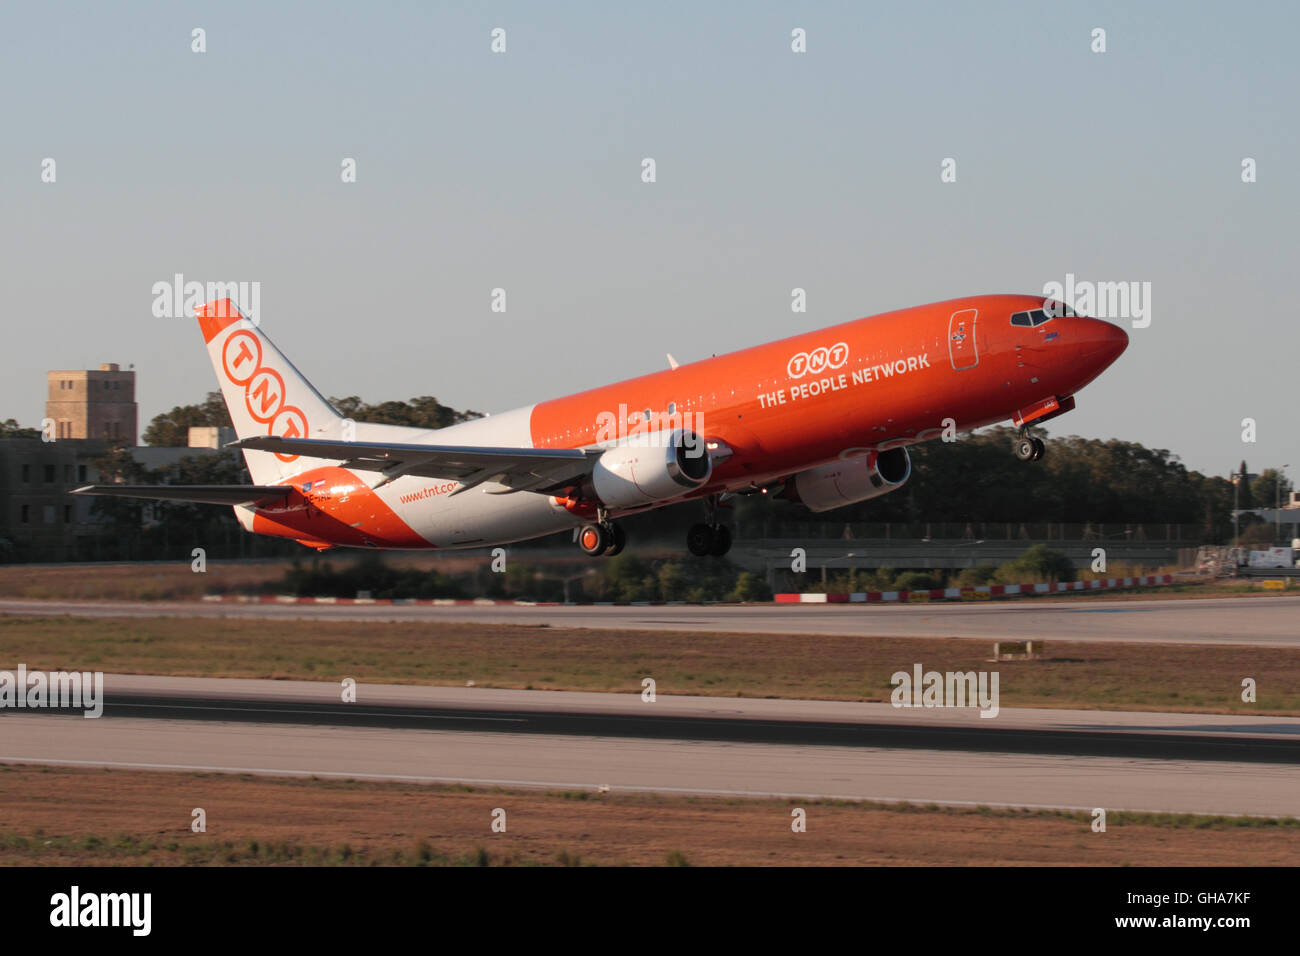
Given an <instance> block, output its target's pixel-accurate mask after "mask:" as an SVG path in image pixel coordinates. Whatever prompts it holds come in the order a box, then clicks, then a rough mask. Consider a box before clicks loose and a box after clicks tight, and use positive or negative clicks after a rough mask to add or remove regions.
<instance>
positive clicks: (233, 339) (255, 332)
mask: <svg viewBox="0 0 1300 956" xmlns="http://www.w3.org/2000/svg"><path fill="white" fill-rule="evenodd" d="M196 315H197V318H198V320H199V328H200V329H201V330H202V331H203V338H204V340H205V341H206V342H207V346H208V353H209V355H210V356H211V358H212V364H213V367H214V368H215V370H216V372H217V379H218V381H219V382H220V383H221V393H222V397H224V398H225V400H226V408H227V409H228V410H229V411H230V418H231V421H232V422H233V423H234V426H235V433H236V434H237V435H238V436H239V437H240V438H251V437H253V436H255V435H277V436H279V437H281V438H308V437H311V428H310V423H311V422H316V423H317V425H318V429H317V434H318V435H320V434H325V435H330V434H331V433H333V432H334V431H336V430H337V427H338V425H339V423H340V422H341V419H340V418H339V415H338V413H337V412H336V411H335V410H334V409H333V408H332V407H331V406H330V404H329V403H328V402H326V401H325V399H323V398H321V396H320V395H319V394H318V393H317V392H316V390H315V389H314V388H312V387H311V383H309V382H308V381H307V380H306V379H305V378H303V377H302V374H301V373H299V371H298V370H297V369H296V368H294V367H293V365H292V364H291V363H290V362H289V361H288V359H286V358H285V357H284V356H283V355H282V354H281V353H280V351H279V350H278V349H277V348H276V347H275V346H274V345H273V344H272V343H271V340H270V339H268V338H267V337H266V335H265V334H264V333H263V332H262V330H261V329H260V328H259V327H257V326H255V325H254V324H253V323H252V322H250V321H249V320H248V319H247V318H245V317H244V315H243V314H242V313H241V312H240V311H239V309H238V307H237V306H236V305H235V304H234V303H233V302H231V301H230V300H229V299H219V300H216V301H213V302H209V303H207V304H205V305H203V306H201V307H200V308H199V309H198V310H197V312H196ZM244 454H245V458H246V460H247V461H248V466H249V470H250V472H252V473H253V479H254V481H257V482H259V483H262V482H264V481H270V480H274V479H278V478H282V477H284V476H285V475H286V474H288V473H289V472H288V471H286V469H285V468H283V467H281V466H275V465H270V467H267V465H269V462H268V459H269V458H271V457H273V458H274V459H276V460H278V461H279V462H281V463H282V465H289V464H295V463H296V464H299V465H305V464H306V463H305V462H299V456H297V455H282V454H276V455H274V456H271V455H270V453H268V452H257V451H245V453H244ZM297 470H300V469H299V468H295V469H292V471H297ZM259 472H260V473H261V474H260V475H259Z"/></svg>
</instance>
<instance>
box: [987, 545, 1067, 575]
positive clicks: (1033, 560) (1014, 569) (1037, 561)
mask: <svg viewBox="0 0 1300 956" xmlns="http://www.w3.org/2000/svg"><path fill="white" fill-rule="evenodd" d="M1075 577H1076V572H1075V569H1074V564H1073V562H1071V561H1070V558H1069V556H1068V555H1066V554H1065V552H1063V551H1053V550H1052V549H1051V548H1049V547H1048V546H1047V545H1045V544H1036V545H1034V546H1033V547H1032V548H1030V549H1029V550H1028V551H1026V552H1025V553H1024V554H1022V555H1021V556H1020V557H1018V558H1016V559H1015V560H1014V561H1008V562H1007V563H1006V564H1004V565H1002V566H1001V567H1000V568H998V570H997V574H996V575H994V580H996V581H997V582H998V583H999V584H1042V583H1052V582H1056V581H1073V580H1074V579H1075Z"/></svg>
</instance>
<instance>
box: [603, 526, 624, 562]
mask: <svg viewBox="0 0 1300 956" xmlns="http://www.w3.org/2000/svg"><path fill="white" fill-rule="evenodd" d="M609 532H610V533H609V547H608V548H606V549H605V557H607V558H612V557H614V555H616V554H619V553H621V552H622V550H623V549H624V548H625V547H627V532H626V531H624V530H623V526H622V525H621V524H611V525H610V526H609Z"/></svg>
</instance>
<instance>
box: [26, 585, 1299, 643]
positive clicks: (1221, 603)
mask: <svg viewBox="0 0 1300 956" xmlns="http://www.w3.org/2000/svg"><path fill="white" fill-rule="evenodd" d="M0 614H8V615H26V616H64V615H71V616H75V617H186V618H223V617H225V618H246V619H255V620H277V619H296V620H337V621H426V622H429V623H437V622H440V621H444V622H465V623H478V624H497V625H501V624H510V625H518V626H525V627H529V626H531V627H536V626H540V625H549V626H551V627H582V628H599V629H609V630H619V631H626V630H664V631H694V632H709V631H725V632H731V633H747V634H838V635H858V636H882V637H904V636H912V637H969V638H984V639H986V640H990V641H998V640H1028V639H1031V638H1032V639H1039V640H1047V641H1051V640H1058V641H1090V642H1118V643H1160V644H1167V643H1172V644H1240V645H1248V646H1256V647H1291V648H1300V600H1297V599H1295V598H1289V597H1257V598H1207V599H1187V600H1179V599H1172V600H1171V599H1165V600H1131V601H1106V600H1098V599H1086V600H1044V599H1022V600H1018V601H1008V602H1005V603H999V602H990V603H987V604H984V603H980V604H974V603H960V602H955V603H952V604H939V603H934V604H903V605H869V604H856V605H843V604H840V605H833V604H827V605H815V604H809V605H660V606H645V605H624V606H607V605H568V606H536V607H530V606H517V605H469V606H465V605H461V606H431V605H415V604H406V605H401V604H399V605H379V604H235V603H207V602H180V601H143V602H134V601H60V600H53V601H27V600H15V599H5V600H0Z"/></svg>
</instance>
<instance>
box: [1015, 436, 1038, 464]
mask: <svg viewBox="0 0 1300 956" xmlns="http://www.w3.org/2000/svg"><path fill="white" fill-rule="evenodd" d="M1035 440H1036V439H1033V438H1021V439H1019V440H1017V441H1016V457H1017V458H1019V459H1020V460H1021V461H1033V460H1034V441H1035Z"/></svg>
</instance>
